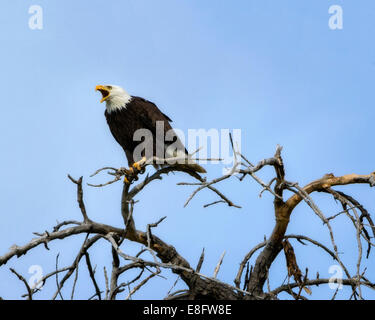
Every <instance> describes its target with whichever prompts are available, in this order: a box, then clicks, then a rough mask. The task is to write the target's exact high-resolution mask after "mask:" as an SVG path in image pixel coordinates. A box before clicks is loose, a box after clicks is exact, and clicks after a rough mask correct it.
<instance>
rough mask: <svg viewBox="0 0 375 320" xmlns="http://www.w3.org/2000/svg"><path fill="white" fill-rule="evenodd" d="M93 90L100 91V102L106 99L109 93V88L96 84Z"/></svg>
mask: <svg viewBox="0 0 375 320" xmlns="http://www.w3.org/2000/svg"><path fill="white" fill-rule="evenodd" d="M95 91H100V93H101V94H102V96H103V97H102V99H101V100H100V103H102V102H104V101H105V100H107V99H108V97H109V94H110V89H109V88H108V87H107V86H102V85H99V86H96V87H95Z"/></svg>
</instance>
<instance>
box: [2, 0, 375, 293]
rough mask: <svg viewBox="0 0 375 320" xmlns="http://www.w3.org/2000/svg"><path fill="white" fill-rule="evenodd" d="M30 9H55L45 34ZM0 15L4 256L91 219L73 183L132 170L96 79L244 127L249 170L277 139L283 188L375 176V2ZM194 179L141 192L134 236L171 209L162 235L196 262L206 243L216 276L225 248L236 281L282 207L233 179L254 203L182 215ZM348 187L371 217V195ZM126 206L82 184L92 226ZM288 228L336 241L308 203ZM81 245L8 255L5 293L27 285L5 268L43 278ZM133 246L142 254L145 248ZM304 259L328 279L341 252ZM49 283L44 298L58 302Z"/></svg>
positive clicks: (176, 5) (274, 275) (181, 111)
mask: <svg viewBox="0 0 375 320" xmlns="http://www.w3.org/2000/svg"><path fill="white" fill-rule="evenodd" d="M33 4H38V5H40V6H41V7H42V8H43V10H44V28H43V30H30V29H29V27H28V19H29V17H30V15H29V14H28V9H29V7H30V5H33ZM333 4H339V5H342V7H343V10H344V28H343V30H335V31H333V30H330V29H329V27H328V19H329V14H328V8H329V7H330V6H331V5H333ZM0 13H1V14H0V25H1V28H0V41H1V50H0V70H1V77H0V88H1V106H2V107H1V113H2V115H1V117H0V150H1V157H0V177H1V184H0V195H1V198H0V199H1V202H0V211H1V224H0V234H1V238H0V239H1V241H0V255H2V254H3V253H5V252H6V251H7V249H8V248H9V247H10V246H11V245H12V244H15V243H16V244H18V245H22V244H24V243H26V242H28V241H29V240H30V239H31V238H32V237H33V235H32V232H35V231H38V232H43V231H44V230H46V229H48V230H50V229H51V228H52V226H53V225H54V224H55V223H56V220H59V221H62V220H65V219H80V212H79V209H78V208H77V206H76V199H75V187H74V186H73V185H72V183H71V182H70V181H69V180H68V179H67V178H66V175H67V173H70V174H71V175H72V176H73V177H76V178H78V177H79V176H80V175H83V176H84V177H85V179H86V182H92V183H96V182H102V181H103V179H104V177H103V176H102V177H101V178H97V179H89V178H88V176H89V175H90V174H91V173H92V172H94V171H95V170H96V169H97V168H100V167H102V166H105V165H111V166H117V167H119V166H123V165H125V164H126V161H125V158H124V154H123V151H122V150H121V148H120V147H119V146H118V145H117V144H116V142H115V141H114V139H113V138H112V136H111V134H110V132H109V129H108V127H107V124H106V122H105V118H104V115H103V112H104V105H103V104H99V94H98V93H95V92H94V87H95V85H97V84H103V83H112V84H118V85H121V86H123V87H124V88H126V89H127V90H128V91H129V92H130V93H131V94H133V95H139V96H143V97H145V98H147V99H149V100H151V101H154V102H155V103H157V104H158V105H159V107H160V108H161V109H162V111H163V112H165V113H166V114H168V115H169V116H170V117H171V118H172V119H173V120H174V122H173V123H174V126H175V127H177V128H181V129H183V130H185V131H186V132H187V130H188V129H189V128H205V129H209V128H218V129H221V128H240V129H241V130H242V151H243V153H244V154H245V155H246V156H247V157H248V158H249V159H251V160H252V161H253V162H256V161H257V160H260V159H262V158H265V157H269V156H271V155H273V153H274V150H275V146H276V144H278V143H279V144H281V145H282V146H284V162H285V166H286V171H287V178H288V180H290V181H298V182H299V183H300V184H301V185H304V184H305V183H308V182H309V181H311V180H314V179H317V178H319V177H321V176H322V175H324V174H325V173H329V172H333V173H334V174H335V175H342V174H347V173H352V172H355V173H362V174H368V173H370V172H372V171H374V170H375V168H374V157H375V151H374V147H373V146H374V143H373V137H374V130H373V123H374V116H375V111H374V90H373V86H374V83H375V82H374V80H375V79H374V78H375V77H374V72H375V44H374V41H373V35H374V29H375V22H374V21H375V17H374V13H375V3H374V1H372V0H362V1H360V2H354V1H340V0H336V1H332V0H330V1H327V0H321V1H313V0H309V1H307V0H306V1H300V0H288V1H277V0H273V1H269V0H262V1H260V0H256V1H255V0H246V1H245V0H244V1H240V0H237V1H228V0H227V1H222V0H220V1H218V0H206V1H200V0H188V1H187V0H186V1H182V0H181V1H172V0H163V1H151V0H124V1H118V0H117V1H116V0H111V1H98V0H90V1H88V0H81V1H72V0H66V1H57V0H48V1H47V0H35V1H24V0H19V1H13V0H5V1H1V4H0ZM206 168H207V169H208V171H209V173H208V177H209V178H213V177H215V176H217V175H218V174H219V173H220V172H221V167H220V166H218V165H211V166H206ZM270 172H271V171H267V172H266V173H265V174H264V175H262V177H263V178H264V179H267V177H270ZM188 180H189V178H188V177H185V176H183V175H182V174H176V175H174V176H170V177H167V178H166V179H164V180H163V181H162V182H156V183H155V184H154V186H152V187H150V188H148V189H147V190H145V192H144V193H143V194H142V196H141V197H139V200H141V202H140V203H139V204H137V206H136V211H135V220H136V224H137V227H138V228H140V229H144V228H145V226H146V224H147V223H151V222H155V221H157V220H158V219H159V218H160V217H162V216H164V215H167V216H168V217H167V219H166V220H165V221H164V222H163V223H162V224H161V225H160V227H159V228H158V229H157V230H156V231H155V234H157V235H158V236H160V237H161V238H162V239H164V240H165V241H166V242H168V243H170V244H173V245H174V246H175V247H176V248H177V250H178V251H179V252H180V253H181V254H182V255H183V256H184V257H185V258H186V259H187V260H188V261H190V263H191V264H192V265H195V264H196V262H197V260H198V258H199V255H200V252H201V250H202V248H203V247H205V249H206V261H205V264H204V266H203V269H202V271H203V273H206V274H208V275H212V273H213V270H214V267H215V265H216V263H217V261H218V259H219V257H220V255H221V253H222V252H223V251H224V250H226V251H227V254H226V257H225V259H224V263H223V266H222V270H221V272H220V274H219V278H220V279H222V280H224V281H228V282H230V283H233V279H234V277H235V274H236V272H237V269H238V265H239V262H240V261H241V260H242V258H243V256H244V255H245V254H246V253H247V252H248V251H249V250H250V248H252V247H253V246H254V245H256V244H257V243H258V242H260V241H262V240H263V237H264V235H269V234H270V231H271V230H272V226H273V223H274V216H273V211H272V208H273V204H272V197H271V195H266V194H265V195H264V196H263V197H262V198H261V199H260V198H259V197H258V194H259V191H260V186H259V185H257V184H256V183H255V182H253V181H251V180H246V181H244V182H242V183H239V182H238V181H237V180H236V179H233V180H231V181H230V182H228V183H224V184H222V185H220V190H222V191H223V192H225V194H226V195H227V196H228V197H230V198H231V199H232V200H233V201H235V202H236V203H238V204H240V205H242V206H243V209H241V210H238V209H233V208H228V207H227V206H225V205H220V204H219V205H218V206H214V207H210V208H207V209H203V208H202V205H203V204H205V203H207V202H210V201H211V200H214V199H216V198H215V196H214V195H211V194H210V193H209V192H208V191H206V192H204V193H202V194H200V195H198V196H197V197H196V198H195V199H194V201H193V202H192V203H191V205H190V206H189V207H187V208H185V209H184V208H183V204H184V202H185V200H186V198H187V197H188V196H189V194H190V192H191V189H190V188H189V187H183V186H180V187H177V186H176V185H175V184H176V183H177V182H180V181H188ZM343 190H347V191H348V193H350V194H352V195H353V196H356V197H357V198H358V199H359V200H360V201H361V202H362V203H363V204H364V205H365V206H367V207H368V208H369V209H370V210H371V209H372V210H374V209H375V204H374V190H371V189H370V188H368V187H367V186H355V187H349V188H348V187H347V188H345V189H344V188H343ZM120 196H121V183H117V184H115V185H112V186H108V187H106V188H103V189H93V188H89V187H86V188H85V200H86V205H87V209H88V213H89V216H90V217H91V218H92V219H94V220H97V221H99V222H103V223H108V224H114V225H117V226H121V223H122V221H121V216H120V212H119V207H120ZM314 198H315V199H316V200H318V201H320V202H319V203H320V207H321V209H322V210H323V211H324V213H325V214H326V215H327V216H328V215H331V214H334V213H336V212H338V211H340V210H341V208H340V206H339V205H338V204H335V203H333V202H332V201H331V200H328V198H327V196H322V195H316V196H314ZM334 229H335V231H336V234H337V242H338V244H339V250H340V252H342V258H343V260H344V261H347V262H351V268H350V270H351V271H352V272H354V270H355V262H356V255H355V253H356V251H355V249H356V242H355V232H354V229H353V228H352V226H351V225H350V224H349V223H348V222H347V221H346V219H345V218H344V217H341V218H340V219H339V220H338V221H337V223H335V224H334ZM287 233H298V234H305V235H308V236H311V237H313V238H315V239H317V240H321V241H322V242H324V243H325V244H327V245H329V237H328V233H327V229H326V228H324V227H323V226H322V225H321V223H320V222H319V221H318V219H317V218H316V217H315V216H314V214H313V213H312V212H311V210H310V209H309V208H308V207H307V206H305V205H301V206H299V207H298V209H297V210H296V211H295V212H294V214H293V216H292V221H291V224H290V226H289V229H288V232H287ZM82 240H83V238H82V237H77V238H75V239H74V240H73V239H71V240H68V241H66V242H64V243H62V242H56V243H51V244H50V248H51V251H50V252H48V251H45V249H44V248H43V247H40V248H37V249H35V250H34V252H31V254H30V255H27V256H25V257H22V258H21V259H19V260H18V261H17V260H16V259H13V260H11V261H10V262H9V264H8V265H7V266H6V267H2V268H1V269H0V283H1V286H0V296H3V297H4V298H19V296H20V293H21V292H23V290H24V288H23V287H22V283H21V282H20V281H18V280H17V279H15V277H14V275H12V274H11V273H10V272H9V271H8V270H7V267H8V266H14V267H15V268H16V270H17V271H19V272H20V273H22V274H23V275H24V276H25V277H29V276H30V275H28V273H27V272H28V268H29V267H30V266H31V265H40V266H42V267H43V270H44V271H45V272H46V273H47V272H49V271H52V270H53V269H54V264H55V255H56V254H57V253H58V252H60V265H61V266H62V265H65V264H66V265H68V264H71V263H72V261H73V259H74V257H75V254H76V253H77V252H78V250H79V247H80V244H81V242H82ZM127 248H129V252H130V253H131V252H135V250H137V249H138V248H139V245H133V244H128V247H127ZM124 250H125V248H124ZM295 250H296V253H297V259H298V260H297V261H298V262H299V264H300V267H301V269H302V270H304V269H305V268H306V267H308V268H309V270H310V274H315V273H316V271H318V270H319V273H320V275H321V277H329V276H330V275H329V273H328V268H329V266H330V265H332V264H334V262H333V261H332V260H331V259H330V258H328V257H327V256H325V255H324V254H320V253H319V251H317V250H316V249H315V248H313V247H311V246H308V247H302V246H301V245H299V244H295ZM109 252H110V250H109V246H108V244H104V243H103V244H101V245H97V246H96V247H94V248H93V251H92V254H91V257H92V259H93V263H94V264H97V272H98V280H99V282H100V284H101V285H102V286H103V283H104V277H103V272H102V270H103V265H104V262H106V261H108V263H107V268H108V269H110V260H109V259H110V255H109ZM372 261H373V260H372ZM370 262H371V260H370V261H365V263H364V265H365V266H368V268H369V270H370V271H369V273H368V274H369V275H370V274H371V270H374V268H375V265H374V263H373V262H372V263H370ZM84 269H85V267H84V265H82V267H81V272H82V275H81V284H80V285H79V286H78V288H77V297H78V298H83V299H84V298H87V297H89V296H91V295H92V294H93V292H94V289H93V288H92V287H91V284H90V285H88V286H87V285H85V279H86V278H87V272H86V271H85V270H84ZM166 275H167V276H168V277H169V273H166ZM285 275H286V268H285V264H284V259H283V258H282V257H279V258H278V259H277V261H276V262H275V264H274V266H273V267H272V269H271V286H272V287H275V286H276V285H277V284H278V282H280V281H281V280H282V279H284V277H285ZM175 279H176V276H175V275H173V276H171V277H169V280H164V279H162V278H159V279H154V280H153V281H152V282H150V283H149V284H148V285H147V286H146V287H145V288H144V290H143V291H142V292H140V293H139V294H137V295H135V296H134V298H138V299H141V298H163V297H164V295H165V294H166V292H167V291H168V290H169V288H170V287H171V285H172V284H173V282H174V281H175ZM51 282H52V283H51V285H50V286H46V287H45V288H44V290H43V291H42V292H41V293H39V294H38V296H39V297H40V298H47V297H49V296H50V295H51V292H52V291H53V290H54V289H55V288H54V281H51ZM180 287H181V283H180V284H179V285H178V286H177V288H180ZM312 290H313V293H314V295H313V297H314V298H327V297H330V296H331V295H332V294H333V292H332V291H331V290H329V289H327V287H323V286H320V287H319V288H312ZM364 292H366V291H365V290H364ZM64 293H65V295H66V297H68V296H70V292H69V291H65V292H64ZM346 295H347V292H343V293H342V296H341V297H342V298H345V297H346ZM38 296H36V297H38ZM370 297H372V298H373V297H374V295H371V296H370Z"/></svg>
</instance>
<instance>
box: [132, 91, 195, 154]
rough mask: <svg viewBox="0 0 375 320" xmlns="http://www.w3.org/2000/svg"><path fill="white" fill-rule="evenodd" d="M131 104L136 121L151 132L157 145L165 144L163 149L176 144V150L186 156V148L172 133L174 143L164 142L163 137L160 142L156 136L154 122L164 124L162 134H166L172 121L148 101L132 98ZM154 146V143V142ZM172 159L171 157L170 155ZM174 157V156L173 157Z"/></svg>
mask: <svg viewBox="0 0 375 320" xmlns="http://www.w3.org/2000/svg"><path fill="white" fill-rule="evenodd" d="M132 102H133V105H134V108H136V111H137V116H138V119H139V120H141V122H142V123H143V125H144V128H145V129H148V130H150V131H151V132H152V134H153V136H154V138H155V140H156V139H158V138H159V140H157V143H162V144H163V145H164V144H165V149H166V148H167V147H168V146H169V145H170V144H172V143H176V144H175V146H176V147H177V150H178V151H180V150H181V152H183V153H184V154H185V155H187V154H188V152H187V150H186V148H185V147H184V145H183V143H182V142H181V140H180V139H179V138H178V136H177V135H176V134H175V133H174V136H175V137H176V138H175V139H174V141H164V137H162V140H160V137H158V136H157V135H156V122H157V121H162V122H163V123H164V134H166V133H167V132H168V131H169V130H172V131H173V128H172V126H171V125H170V123H169V122H172V120H171V119H170V118H169V117H168V116H167V115H166V114H164V113H163V112H161V111H160V109H159V108H158V107H157V106H156V105H155V104H154V103H153V102H151V101H148V100H146V99H143V98H140V97H132ZM155 144H156V141H155ZM170 156H171V157H172V155H170ZM175 156H176V155H174V157H175Z"/></svg>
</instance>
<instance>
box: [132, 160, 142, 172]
mask: <svg viewBox="0 0 375 320" xmlns="http://www.w3.org/2000/svg"><path fill="white" fill-rule="evenodd" d="M133 168H134V169H136V170H137V171H138V172H141V170H142V167H141V165H140V164H139V163H138V162H135V163H134V164H133ZM133 168H132V169H133Z"/></svg>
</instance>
